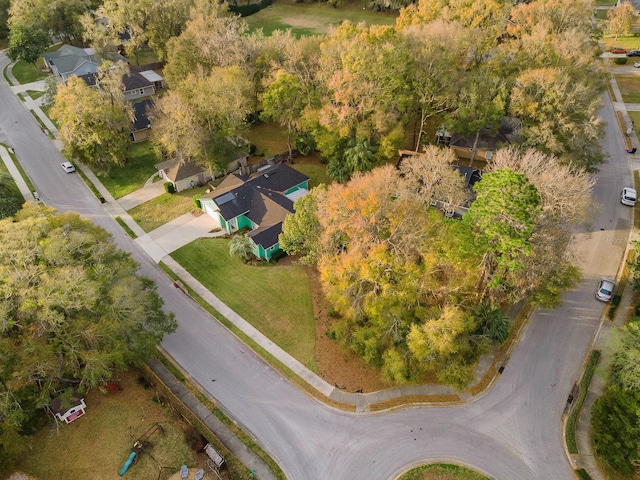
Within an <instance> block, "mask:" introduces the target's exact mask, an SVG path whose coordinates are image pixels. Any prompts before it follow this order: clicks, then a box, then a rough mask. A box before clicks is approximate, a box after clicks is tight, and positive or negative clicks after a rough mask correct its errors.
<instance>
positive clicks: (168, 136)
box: [152, 67, 253, 173]
mask: <svg viewBox="0 0 640 480" xmlns="http://www.w3.org/2000/svg"><path fill="white" fill-rule="evenodd" d="M252 102H253V83H252V82H251V80H249V79H247V78H246V77H245V75H244V73H243V72H242V70H241V69H240V68H239V67H224V68H223V67H214V68H212V69H211V71H209V72H205V71H204V70H198V71H197V72H195V73H192V74H190V75H189V76H188V77H187V78H186V79H185V80H184V81H183V82H182V83H181V84H180V88H179V89H173V90H172V91H170V92H169V93H168V94H167V95H165V96H164V97H163V98H161V99H157V100H156V101H155V108H154V112H153V114H152V117H153V120H154V127H153V132H152V135H153V139H154V142H155V143H156V145H157V146H158V148H159V150H160V152H161V153H163V154H164V155H166V156H169V157H172V158H177V159H178V160H180V161H185V160H189V159H193V160H194V161H196V162H197V163H199V164H201V165H203V166H206V167H209V168H210V169H212V171H218V172H223V173H224V172H225V171H226V167H227V164H228V163H229V161H230V160H231V159H232V158H233V155H234V154H235V153H237V152H238V151H239V150H241V149H242V148H243V147H244V143H245V142H244V140H243V135H244V133H245V130H246V128H247V118H248V116H249V114H250V113H251V111H252Z"/></svg>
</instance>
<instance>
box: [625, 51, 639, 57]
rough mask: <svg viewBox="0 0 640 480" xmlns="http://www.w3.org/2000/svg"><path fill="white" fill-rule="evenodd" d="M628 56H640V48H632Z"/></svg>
mask: <svg viewBox="0 0 640 480" xmlns="http://www.w3.org/2000/svg"><path fill="white" fill-rule="evenodd" d="M627 57H640V50H630V51H629V52H627Z"/></svg>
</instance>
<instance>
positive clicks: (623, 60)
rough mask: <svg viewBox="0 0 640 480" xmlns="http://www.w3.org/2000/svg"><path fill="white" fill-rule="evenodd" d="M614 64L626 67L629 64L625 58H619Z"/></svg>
mask: <svg viewBox="0 0 640 480" xmlns="http://www.w3.org/2000/svg"><path fill="white" fill-rule="evenodd" d="M614 62H616V65H624V64H626V63H627V59H626V58H625V57H619V58H616V59H615V60H614Z"/></svg>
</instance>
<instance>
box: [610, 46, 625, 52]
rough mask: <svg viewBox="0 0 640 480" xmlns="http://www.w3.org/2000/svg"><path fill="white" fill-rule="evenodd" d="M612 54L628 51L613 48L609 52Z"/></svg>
mask: <svg viewBox="0 0 640 480" xmlns="http://www.w3.org/2000/svg"><path fill="white" fill-rule="evenodd" d="M609 51H610V52H611V53H627V51H626V50H625V49H624V48H620V47H613V48H612V49H611V50H609Z"/></svg>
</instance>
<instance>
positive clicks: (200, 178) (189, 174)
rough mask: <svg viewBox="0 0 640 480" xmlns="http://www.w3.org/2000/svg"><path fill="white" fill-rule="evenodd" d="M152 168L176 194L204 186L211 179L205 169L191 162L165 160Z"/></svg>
mask: <svg viewBox="0 0 640 480" xmlns="http://www.w3.org/2000/svg"><path fill="white" fill-rule="evenodd" d="M154 166H155V167H156V168H157V169H158V173H159V174H160V178H161V179H162V180H164V181H165V182H171V183H172V184H173V188H175V190H176V192H181V191H183V190H188V189H189V188H193V187H196V186H198V185H204V184H205V183H206V182H208V181H210V180H211V178H212V177H211V174H210V173H208V172H207V169H206V168H204V167H202V166H200V165H198V164H196V163H195V162H192V161H185V162H180V161H179V160H167V161H165V162H162V163H158V164H156V165H154Z"/></svg>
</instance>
